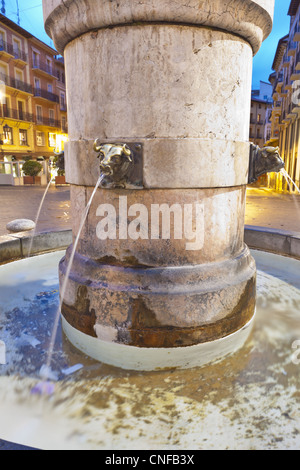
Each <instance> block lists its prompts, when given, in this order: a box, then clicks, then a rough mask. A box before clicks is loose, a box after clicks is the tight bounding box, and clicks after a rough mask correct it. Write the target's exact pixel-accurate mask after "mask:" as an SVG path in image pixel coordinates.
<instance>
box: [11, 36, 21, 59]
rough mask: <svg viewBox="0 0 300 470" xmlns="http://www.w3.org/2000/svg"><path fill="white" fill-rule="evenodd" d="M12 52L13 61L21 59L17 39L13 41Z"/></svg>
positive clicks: (19, 45) (19, 44)
mask: <svg viewBox="0 0 300 470" xmlns="http://www.w3.org/2000/svg"><path fill="white" fill-rule="evenodd" d="M13 51H14V56H15V59H19V58H20V57H21V43H20V41H18V39H13Z"/></svg>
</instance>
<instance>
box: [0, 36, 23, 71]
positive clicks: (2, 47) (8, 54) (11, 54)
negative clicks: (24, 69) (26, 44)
mask: <svg viewBox="0 0 300 470" xmlns="http://www.w3.org/2000/svg"><path fill="white" fill-rule="evenodd" d="M0 57H2V58H7V59H11V58H12V59H13V60H15V61H16V62H17V64H16V65H18V64H19V65H25V64H27V63H28V55H27V54H26V53H25V52H23V51H21V49H16V48H14V46H13V45H12V44H10V43H8V42H6V41H3V40H2V39H0Z"/></svg>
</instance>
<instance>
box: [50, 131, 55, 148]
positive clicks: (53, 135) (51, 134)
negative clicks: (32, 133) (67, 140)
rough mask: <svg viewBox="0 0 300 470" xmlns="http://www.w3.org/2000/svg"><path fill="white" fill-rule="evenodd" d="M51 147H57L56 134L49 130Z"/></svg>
mask: <svg viewBox="0 0 300 470" xmlns="http://www.w3.org/2000/svg"><path fill="white" fill-rule="evenodd" d="M49 147H54V148H55V147H56V134H53V133H52V132H49Z"/></svg>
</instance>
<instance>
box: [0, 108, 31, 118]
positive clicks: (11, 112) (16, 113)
mask: <svg viewBox="0 0 300 470" xmlns="http://www.w3.org/2000/svg"><path fill="white" fill-rule="evenodd" d="M0 117H1V118H7V119H16V120H18V121H26V122H33V115H32V114H30V113H26V112H24V111H20V110H19V109H13V108H7V107H6V106H4V105H3V106H0Z"/></svg>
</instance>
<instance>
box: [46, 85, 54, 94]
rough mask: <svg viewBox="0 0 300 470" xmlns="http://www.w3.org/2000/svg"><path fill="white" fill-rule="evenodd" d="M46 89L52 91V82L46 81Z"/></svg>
mask: <svg viewBox="0 0 300 470" xmlns="http://www.w3.org/2000/svg"><path fill="white" fill-rule="evenodd" d="M47 89H48V92H49V93H52V92H53V85H52V83H48V85H47Z"/></svg>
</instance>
